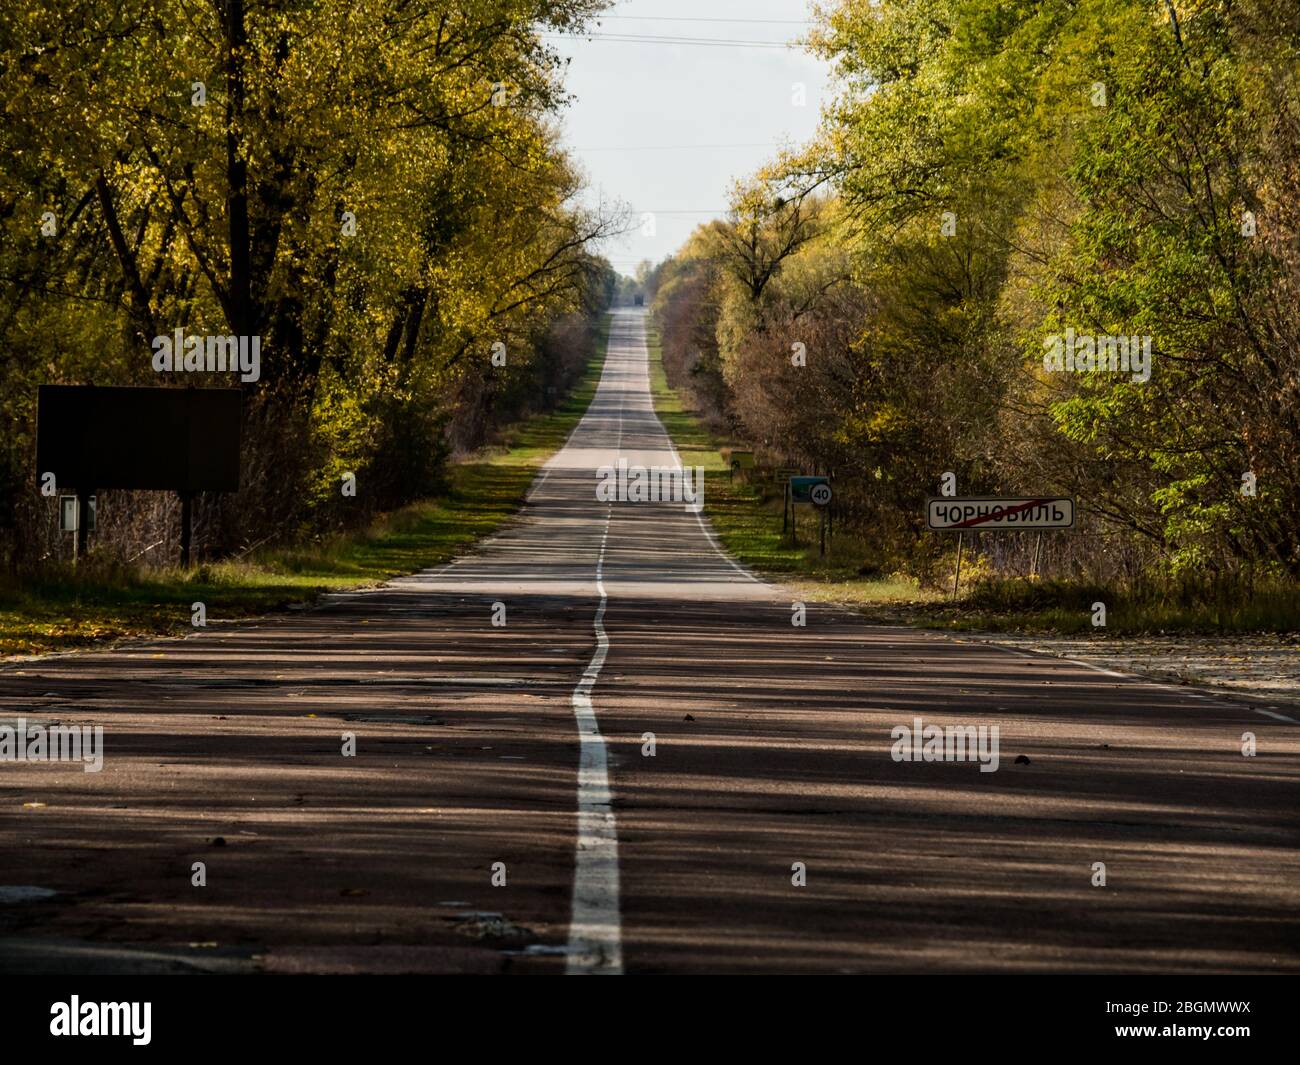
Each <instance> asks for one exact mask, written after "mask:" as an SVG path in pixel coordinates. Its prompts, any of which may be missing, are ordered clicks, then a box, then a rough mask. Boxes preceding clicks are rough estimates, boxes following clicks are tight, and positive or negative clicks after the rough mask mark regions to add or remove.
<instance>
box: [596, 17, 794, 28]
mask: <svg viewBox="0 0 1300 1065" xmlns="http://www.w3.org/2000/svg"><path fill="white" fill-rule="evenodd" d="M606 19H621V20H627V21H631V22H739V23H743V24H745V25H751V24H752V25H763V26H811V25H812V22H811V21H809V20H808V19H801V18H701V17H699V16H694V15H601V16H600V17H599V18H598V19H597V20H596V21H597V22H604V21H605V20H606Z"/></svg>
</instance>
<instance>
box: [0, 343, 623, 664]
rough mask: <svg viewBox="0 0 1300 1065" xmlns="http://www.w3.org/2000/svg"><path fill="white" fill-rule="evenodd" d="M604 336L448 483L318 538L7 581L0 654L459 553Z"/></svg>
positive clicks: (493, 509) (579, 403) (174, 631)
mask: <svg viewBox="0 0 1300 1065" xmlns="http://www.w3.org/2000/svg"><path fill="white" fill-rule="evenodd" d="M605 340H606V334H605V332H604V331H602V333H601V336H600V338H599V341H598V343H597V347H596V351H595V353H594V355H593V357H592V359H591V360H590V362H588V364H587V366H586V367H585V368H584V370H583V373H582V375H581V377H580V378H579V380H578V382H577V383H576V384H575V386H574V387H573V388H572V389H571V390H570V392H569V395H568V396H567V397H566V399H565V401H564V403H563V404H562V405H561V406H559V407H558V408H557V409H556V410H554V411H551V412H549V413H547V414H540V415H535V416H534V417H532V418H529V419H527V420H526V421H523V422H520V423H519V424H517V425H514V426H511V427H508V428H507V429H506V430H504V431H503V432H502V434H501V442H500V443H498V444H496V445H494V446H492V447H490V448H486V449H484V450H482V451H480V452H477V453H475V454H473V455H471V456H468V457H467V458H464V459H460V460H457V461H455V462H453V463H452V464H451V466H450V468H449V470H448V490H447V492H446V493H445V494H444V495H442V496H440V497H438V498H436V499H430V500H426V501H424V502H420V503H415V504H413V505H411V506H409V507H405V508H403V509H402V510H399V511H395V512H394V513H391V514H387V515H384V516H382V517H381V518H379V519H378V520H377V521H375V522H374V523H373V524H372V525H371V526H370V527H368V528H366V529H364V530H360V531H355V532H350V533H347V534H344V535H340V536H337V537H334V538H332V539H330V540H328V541H326V542H324V543H321V544H316V545H310V546H304V547H289V548H279V549H276V548H268V549H264V550H260V551H258V552H255V553H253V554H251V555H249V556H248V557H246V558H244V559H241V560H239V561H228V562H216V563H211V564H206V565H201V566H197V567H195V568H193V569H191V570H189V571H185V570H182V569H180V568H179V567H176V568H161V569H148V570H146V569H135V568H130V567H121V568H113V569H103V568H101V569H96V568H94V567H93V566H92V567H88V568H86V569H83V570H82V571H81V572H80V573H78V572H74V571H73V570H71V569H70V568H59V569H53V570H51V571H49V572H47V573H45V574H42V575H41V577H40V578H39V579H28V580H26V581H24V583H23V584H22V585H21V586H17V587H4V586H0V656H11V655H22V654H40V653H45V652H50V651H65V650H73V649H76V648H80V647H86V646H89V645H93V644H96V643H101V642H104V641H108V640H114V639H121V638H125V637H140V636H165V635H179V634H182V633H187V632H193V631H194V630H193V627H192V624H191V607H192V604H194V603H196V602H200V603H203V604H204V607H205V610H206V613H207V619H208V621H209V623H212V622H214V621H228V620H232V619H238V618H247V617H250V616H254V615H258V614H265V613H268V612H271V611H275V610H282V609H285V608H288V607H290V606H294V605H299V604H305V603H311V602H313V601H315V600H316V599H317V598H318V597H319V596H320V595H321V593H322V592H328V591H342V590H346V589H351V588H361V587H366V586H371V585H375V584H378V583H381V582H382V581H384V580H387V579H388V578H390V577H395V576H397V575H399V574H403V573H412V572H415V571H416V570H420V569H425V568H427V567H429V566H436V565H438V564H440V563H442V562H445V561H447V560H448V559H450V558H453V557H454V556H456V555H457V554H460V553H461V552H463V551H464V550H465V549H466V548H467V547H469V546H470V545H471V544H472V543H474V542H475V541H477V540H480V539H482V538H483V537H485V536H488V535H490V534H491V533H492V532H494V531H495V530H496V529H497V528H498V527H499V526H500V525H501V524H502V522H504V521H505V520H506V519H508V518H509V517H510V516H511V515H513V514H514V513H515V512H516V511H517V510H518V509H519V507H520V505H521V504H522V503H523V500H524V496H525V494H526V493H527V491H528V486H529V485H530V484H531V483H532V481H533V478H534V477H535V476H536V475H537V472H538V470H540V469H541V467H542V465H543V464H544V463H545V462H546V460H547V459H548V458H549V457H550V456H551V455H552V454H554V453H555V452H556V451H557V450H559V448H560V447H561V446H563V444H564V441H565V439H566V438H567V437H568V435H569V433H570V432H571V431H572V429H573V427H574V426H575V425H577V423H578V421H579V419H580V418H581V417H582V415H583V412H584V411H585V410H586V409H587V406H588V405H589V404H590V403H591V399H592V397H593V396H594V395H595V393H596V386H597V384H598V383H599V380H600V369H601V365H602V363H603V362H604V357H605Z"/></svg>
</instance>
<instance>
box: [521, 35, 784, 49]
mask: <svg viewBox="0 0 1300 1065" xmlns="http://www.w3.org/2000/svg"><path fill="white" fill-rule="evenodd" d="M541 36H542V37H546V38H549V39H551V40H560V41H577V40H584V41H609V42H612V43H615V44H674V45H676V44H681V45H694V46H704V47H706V48H767V49H772V48H779V49H791V48H799V47H801V46H800V45H796V44H790V43H787V42H784V41H740V40H729V39H727V38H723V37H670V36H663V35H655V34H635V33H617V34H615V33H583V34H579V35H575V34H571V33H543V34H541Z"/></svg>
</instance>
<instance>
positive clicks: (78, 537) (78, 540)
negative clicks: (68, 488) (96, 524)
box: [72, 488, 95, 564]
mask: <svg viewBox="0 0 1300 1065" xmlns="http://www.w3.org/2000/svg"><path fill="white" fill-rule="evenodd" d="M94 494H95V493H94V490H93V489H82V488H78V489H77V531H76V532H75V533H74V534H73V539H72V545H73V546H72V561H73V563H74V564H75V563H77V562H79V561H80V560H81V556H82V555H84V554H85V553H86V538H87V537H88V536H89V535H90V497H91V496H92V495H94Z"/></svg>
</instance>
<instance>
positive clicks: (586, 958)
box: [566, 336, 624, 976]
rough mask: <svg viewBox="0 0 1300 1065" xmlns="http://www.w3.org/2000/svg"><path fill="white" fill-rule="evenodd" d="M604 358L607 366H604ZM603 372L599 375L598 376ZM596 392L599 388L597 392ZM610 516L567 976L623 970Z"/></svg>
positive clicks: (609, 511) (580, 708) (584, 705)
mask: <svg viewBox="0 0 1300 1065" xmlns="http://www.w3.org/2000/svg"><path fill="white" fill-rule="evenodd" d="M610 343H611V345H612V343H613V337H612V336H611V337H610ZM608 358H609V357H608V356H607V362H606V365H607V366H608ZM602 376H603V375H602ZM598 391H599V390H598ZM619 396H620V399H619V406H618V444H617V446H616V448H615V451H616V452H621V450H622V447H623V397H624V392H623V391H622V390H621V389H620V392H619ZM613 516H614V506H613V504H612V503H611V504H610V505H609V506H608V507H607V508H606V510H605V530H604V532H603V533H602V534H601V538H600V554H599V555H598V556H597V558H596V591H597V592H598V593H600V604H599V605H598V606H597V607H596V619H595V629H596V651H595V653H594V654H593V655H592V656H591V662H590V663H589V664H588V666H587V669H586V671H585V672H584V673H583V674H582V679H581V680H579V681H578V686H577V687H576V688H574V689H573V716H574V718H575V719H576V720H577V723H578V739H579V751H580V754H579V757H578V840H577V851H576V854H575V856H574V870H573V907H572V914H571V916H570V918H569V946H568V964H567V966H566V971H567V972H568V973H569V974H570V975H589V976H590V975H606V976H618V975H621V974H622V972H623V922H622V918H621V916H620V914H619V882H618V824H617V822H616V821H615V819H614V808H613V799H614V796H613V792H612V790H611V789H610V786H609V750H608V748H607V747H606V746H605V737H604V736H602V735H601V732H600V722H599V721H598V720H597V719H596V709H595V707H594V706H593V705H592V702H591V693H592V690H593V689H594V688H595V686H596V681H597V679H598V678H599V677H600V671H601V669H602V667H603V666H604V665H605V658H606V656H607V655H608V654H609V636H608V634H607V633H606V632H605V609H606V607H607V606H608V604H609V596H608V595H607V594H606V592H605V549H606V547H607V546H608V544H609V526H610V521H611V519H612V518H613Z"/></svg>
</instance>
